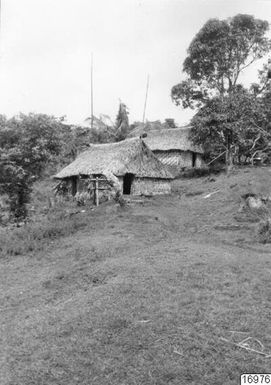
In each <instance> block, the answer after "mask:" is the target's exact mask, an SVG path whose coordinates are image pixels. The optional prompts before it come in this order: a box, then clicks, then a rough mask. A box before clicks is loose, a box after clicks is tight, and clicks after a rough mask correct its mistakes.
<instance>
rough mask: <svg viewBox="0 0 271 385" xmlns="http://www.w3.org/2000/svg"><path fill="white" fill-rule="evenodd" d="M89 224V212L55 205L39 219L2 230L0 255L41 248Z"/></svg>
mask: <svg viewBox="0 0 271 385" xmlns="http://www.w3.org/2000/svg"><path fill="white" fill-rule="evenodd" d="M88 224H89V213H87V212H85V213H81V211H79V210H76V211H75V209H72V210H71V209H68V208H66V209H65V208H64V205H60V207H57V208H56V207H55V208H54V209H52V210H51V211H49V212H48V214H47V215H46V216H43V217H42V219H41V220H40V221H35V222H29V223H27V224H26V225H24V226H22V227H20V228H14V229H13V230H11V229H5V230H2V232H3V234H1V236H0V257H7V256H14V255H22V254H27V253H30V252H32V251H36V250H41V249H43V248H44V247H46V245H48V244H49V243H51V242H52V241H53V240H55V239H58V238H60V237H63V236H69V235H71V234H73V233H75V232H76V231H78V230H80V229H82V228H84V227H86V226H87V225H88Z"/></svg>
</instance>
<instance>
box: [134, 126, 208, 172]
mask: <svg viewBox="0 0 271 385" xmlns="http://www.w3.org/2000/svg"><path fill="white" fill-rule="evenodd" d="M190 128H191V127H190V126H185V127H181V128H157V129H149V127H148V126H146V125H140V126H138V127H136V128H135V129H134V130H133V131H131V132H130V134H129V137H142V139H143V140H144V142H145V143H146V144H147V146H148V147H149V148H150V149H151V150H152V151H153V152H154V154H155V155H156V156H157V157H158V158H159V159H160V160H161V162H163V163H164V164H166V165H168V166H173V167H175V168H177V169H178V168H183V167H201V166H202V165H203V164H204V162H203V160H202V154H203V149H202V148H201V147H200V146H195V145H194V144H193V143H192V142H191V140H190V139H189V134H190Z"/></svg>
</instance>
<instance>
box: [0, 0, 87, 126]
mask: <svg viewBox="0 0 271 385" xmlns="http://www.w3.org/2000/svg"><path fill="white" fill-rule="evenodd" d="M0 1H1V0H0ZM91 128H93V53H91Z"/></svg>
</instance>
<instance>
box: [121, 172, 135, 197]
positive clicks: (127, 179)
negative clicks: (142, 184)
mask: <svg viewBox="0 0 271 385" xmlns="http://www.w3.org/2000/svg"><path fill="white" fill-rule="evenodd" d="M133 180H134V174H130V173H127V174H125V175H124V177H123V194H127V195H129V194H131V187H132V183H133Z"/></svg>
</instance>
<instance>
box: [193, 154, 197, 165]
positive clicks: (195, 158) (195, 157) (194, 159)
mask: <svg viewBox="0 0 271 385" xmlns="http://www.w3.org/2000/svg"><path fill="white" fill-rule="evenodd" d="M196 160H197V154H196V152H192V167H195V166H196Z"/></svg>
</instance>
